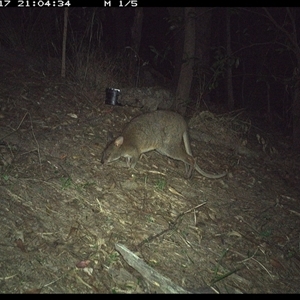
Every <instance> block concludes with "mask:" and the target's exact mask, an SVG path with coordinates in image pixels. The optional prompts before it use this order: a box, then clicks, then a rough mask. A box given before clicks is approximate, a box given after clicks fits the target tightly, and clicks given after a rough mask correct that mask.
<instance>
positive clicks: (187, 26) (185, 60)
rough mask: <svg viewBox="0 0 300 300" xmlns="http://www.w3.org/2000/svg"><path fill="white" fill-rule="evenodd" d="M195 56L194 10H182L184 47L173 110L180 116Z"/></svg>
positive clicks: (188, 91)
mask: <svg viewBox="0 0 300 300" xmlns="http://www.w3.org/2000/svg"><path fill="white" fill-rule="evenodd" d="M194 56H195V8H194V7H185V9H184V46H183V54H182V64H181V70H180V75H179V80H178V85H177V91H176V99H175V102H174V103H173V107H172V108H173V109H174V110H175V111H178V112H179V113H181V114H184V113H185V111H186V105H187V102H188V100H189V96H190V89H191V84H192V80H193V66H194Z"/></svg>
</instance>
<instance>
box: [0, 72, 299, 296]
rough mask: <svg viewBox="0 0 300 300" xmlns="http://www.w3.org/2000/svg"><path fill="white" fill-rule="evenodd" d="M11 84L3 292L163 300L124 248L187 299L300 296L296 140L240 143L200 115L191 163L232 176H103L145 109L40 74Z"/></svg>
mask: <svg viewBox="0 0 300 300" xmlns="http://www.w3.org/2000/svg"><path fill="white" fill-rule="evenodd" d="M1 79H2V80H1V82H0V104H1V111H0V227H1V231H0V257H1V258H0V292H1V293H160V292H166V290H163V289H162V288H161V285H160V283H159V282H157V283H156V284H155V283H154V284H153V282H150V281H149V280H148V279H147V276H146V275H145V274H143V273H141V272H139V271H137V270H136V269H135V268H134V267H133V266H130V265H129V264H128V261H126V258H125V257H124V256H123V255H122V254H121V253H120V252H119V251H118V250H117V249H116V244H122V245H124V246H125V247H126V248H128V249H129V250H130V251H132V252H134V253H135V254H136V255H137V256H138V257H139V258H141V259H142V260H143V261H144V262H145V263H146V264H147V265H149V266H151V267H152V268H153V269H154V270H155V271H157V272H158V273H159V274H161V275H162V276H164V277H167V278H169V279H170V280H172V282H173V283H174V284H176V285H177V286H180V287H181V288H183V289H184V290H185V291H188V292H191V293H207V292H211V293H213V292H216V293H299V292H300V285H299V282H300V205H299V204H300V155H299V153H293V152H292V151H291V150H290V149H291V148H290V142H289V140H288V138H286V137H284V136H279V135H278V136H274V135H273V136H272V137H271V138H270V136H271V135H268V138H264V140H262V137H263V131H260V132H259V135H258V133H257V132H258V131H256V130H258V129H257V128H254V127H253V126H252V125H249V124H250V123H247V124H248V125H249V126H250V127H251V128H250V127H249V126H248V128H247V130H246V132H247V134H246V135H245V136H243V137H242V138H241V137H239V138H238V136H239V135H238V134H237V130H238V129H237V128H236V129H231V130H228V128H229V127H225V126H224V127H222V126H223V125H222V124H225V123H224V120H227V121H228V122H227V123H226V124H233V120H234V118H233V117H232V116H231V115H228V116H227V117H226V116H222V117H220V116H219V117H218V116H215V115H214V114H212V113H206V114H204V116H205V117H203V113H202V115H201V114H199V115H198V118H197V117H196V118H194V119H193V120H194V121H195V120H196V121H197V122H196V123H197V124H195V122H194V123H193V122H191V123H190V127H191V141H192V150H193V153H194V156H195V157H196V158H197V162H198V164H199V165H200V166H201V168H203V169H204V170H206V171H208V172H217V173H218V172H223V171H224V169H229V174H228V176H226V177H224V178H221V179H208V178H205V177H203V176H201V175H199V174H197V173H195V174H194V176H193V178H192V179H190V180H186V179H185V178H184V177H183V174H184V166H183V163H181V162H177V161H174V160H171V159H168V158H167V157H164V156H161V155H159V154H158V153H156V152H149V153H147V154H146V157H143V158H142V159H141V160H140V161H139V162H138V163H137V165H136V168H135V170H132V169H128V168H127V167H126V163H125V161H124V160H122V159H120V160H119V161H116V162H114V163H111V164H109V165H105V166H103V165H102V164H101V162H100V160H101V153H102V151H103V149H104V147H105V145H106V143H107V135H108V133H110V132H111V133H113V135H114V136H116V134H117V133H119V132H120V131H121V129H122V127H123V125H124V124H125V123H126V122H128V121H129V120H130V119H131V118H132V117H133V116H136V115H138V114H139V113H140V111H139V110H138V109H134V108H129V107H112V106H107V105H105V104H104V100H105V91H103V94H101V95H97V96H96V95H93V94H92V93H90V94H89V92H88V91H83V90H80V87H78V86H75V85H73V84H72V83H68V82H64V81H62V80H61V79H60V78H49V77H41V75H40V74H38V73H36V72H34V71H26V72H24V70H19V69H10V70H9V71H8V70H2V74H1ZM201 116H202V117H201ZM207 116H209V117H207ZM236 121H237V120H236V119H235V120H234V122H236ZM207 122H209V124H210V125H209V126H208V123H207ZM242 123H243V122H242V121H240V124H242ZM245 124H246V123H245ZM241 128H242V126H240V127H239V130H241ZM212 129H214V130H212ZM249 130H250V131H249ZM266 135H267V134H266ZM209 136H211V141H209V139H208V138H207V137H209ZM202 137H205V138H202ZM256 139H257V140H256ZM258 141H259V142H258ZM239 142H241V143H242V144H243V146H237V145H238V143H239ZM231 166H232V167H231Z"/></svg>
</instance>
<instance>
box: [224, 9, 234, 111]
mask: <svg viewBox="0 0 300 300" xmlns="http://www.w3.org/2000/svg"><path fill="white" fill-rule="evenodd" d="M226 50H227V57H228V64H227V96H228V102H227V103H228V108H229V110H233V109H234V98H233V85H232V62H231V57H232V50H231V34H230V8H229V7H228V8H226Z"/></svg>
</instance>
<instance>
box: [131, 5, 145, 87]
mask: <svg viewBox="0 0 300 300" xmlns="http://www.w3.org/2000/svg"><path fill="white" fill-rule="evenodd" d="M143 15H144V14H143V8H142V7H137V8H135V16H134V21H133V25H132V27H131V38H132V43H131V48H132V49H133V52H134V55H131V60H130V64H129V74H132V75H133V76H134V77H135V79H136V82H135V86H138V84H139V75H140V59H139V55H138V53H139V50H140V44H141V37H142V25H143Z"/></svg>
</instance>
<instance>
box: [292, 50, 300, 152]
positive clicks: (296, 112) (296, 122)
mask: <svg viewBox="0 0 300 300" xmlns="http://www.w3.org/2000/svg"><path fill="white" fill-rule="evenodd" d="M299 50H300V49H299ZM297 65H298V66H297V69H296V70H297V71H296V73H297V74H295V77H296V82H295V87H294V97H293V109H292V112H293V145H294V148H295V149H297V150H300V74H299V70H300V51H298V53H297Z"/></svg>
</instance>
